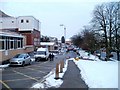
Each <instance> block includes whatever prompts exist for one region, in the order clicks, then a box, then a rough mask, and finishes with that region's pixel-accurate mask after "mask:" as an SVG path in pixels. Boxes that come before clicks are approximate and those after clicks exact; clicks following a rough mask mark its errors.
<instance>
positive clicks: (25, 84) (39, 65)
mask: <svg viewBox="0 0 120 90" xmlns="http://www.w3.org/2000/svg"><path fill="white" fill-rule="evenodd" d="M67 57H71V58H73V57H76V54H75V53H73V52H69V53H67V54H59V55H56V57H55V59H54V61H40V62H33V63H32V65H26V66H25V67H20V66H14V67H8V68H6V69H4V70H3V71H2V81H0V83H1V84H2V88H3V89H8V90H16V89H17V88H19V89H20V88H21V89H28V88H30V87H31V86H32V85H33V84H34V83H36V82H38V81H40V80H42V78H43V77H44V76H45V75H47V74H48V73H49V72H50V71H51V70H52V69H54V68H55V67H56V63H58V62H60V60H63V59H65V58H67Z"/></svg>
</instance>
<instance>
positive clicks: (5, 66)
mask: <svg viewBox="0 0 120 90" xmlns="http://www.w3.org/2000/svg"><path fill="white" fill-rule="evenodd" d="M7 67H9V64H5V65H0V68H2V69H4V68H7Z"/></svg>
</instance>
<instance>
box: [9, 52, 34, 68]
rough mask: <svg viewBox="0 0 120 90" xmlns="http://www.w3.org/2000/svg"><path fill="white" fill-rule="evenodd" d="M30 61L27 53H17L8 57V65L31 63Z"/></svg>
mask: <svg viewBox="0 0 120 90" xmlns="http://www.w3.org/2000/svg"><path fill="white" fill-rule="evenodd" d="M31 62H32V61H31V58H30V56H29V54H27V53H22V54H17V55H16V56H14V57H13V58H11V59H10V65H22V66H25V65H26V64H31Z"/></svg>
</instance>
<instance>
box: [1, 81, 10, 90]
mask: <svg viewBox="0 0 120 90" xmlns="http://www.w3.org/2000/svg"><path fill="white" fill-rule="evenodd" d="M0 83H2V84H3V85H4V86H5V87H6V88H7V89H8V90H12V89H11V88H10V87H9V86H8V85H7V84H5V83H4V82H3V81H2V80H0Z"/></svg>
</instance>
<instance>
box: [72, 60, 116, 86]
mask: <svg viewBox="0 0 120 90" xmlns="http://www.w3.org/2000/svg"><path fill="white" fill-rule="evenodd" d="M74 62H75V64H76V65H77V66H78V68H79V69H80V70H81V72H80V73H81V75H82V78H83V80H84V81H85V83H86V84H87V85H88V86H89V88H118V62H113V61H107V62H105V61H88V60H79V61H75V60H74Z"/></svg>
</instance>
